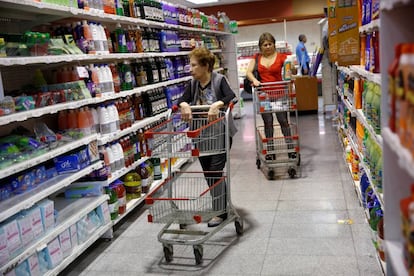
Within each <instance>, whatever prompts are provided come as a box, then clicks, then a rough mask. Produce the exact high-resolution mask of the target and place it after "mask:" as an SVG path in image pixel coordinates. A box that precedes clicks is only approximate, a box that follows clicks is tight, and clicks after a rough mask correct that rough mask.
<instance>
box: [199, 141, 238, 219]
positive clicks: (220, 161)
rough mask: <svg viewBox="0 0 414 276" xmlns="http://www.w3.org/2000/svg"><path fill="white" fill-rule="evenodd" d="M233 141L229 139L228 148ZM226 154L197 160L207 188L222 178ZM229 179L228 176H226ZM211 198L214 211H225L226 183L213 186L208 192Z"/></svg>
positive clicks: (201, 157) (202, 157)
mask: <svg viewBox="0 0 414 276" xmlns="http://www.w3.org/2000/svg"><path fill="white" fill-rule="evenodd" d="M232 142H233V139H232V138H231V137H230V147H229V148H231V145H232ZM226 155H227V154H226V153H220V154H214V155H208V156H200V157H199V158H198V160H199V161H200V164H201V168H202V169H203V171H205V173H204V177H205V178H206V181H207V184H208V186H209V187H211V186H213V185H214V183H216V182H217V181H218V180H219V179H220V178H221V177H222V176H223V169H224V167H225V165H226V161H227V156H226ZM227 177H230V176H227ZM210 194H211V197H212V198H213V210H214V211H221V210H223V211H224V210H225V209H226V207H227V196H226V194H227V189H226V181H225V180H224V181H222V182H221V183H220V184H218V185H217V186H215V187H214V188H212V189H211V190H210ZM219 217H221V218H223V219H226V218H227V213H224V214H222V215H220V216H219Z"/></svg>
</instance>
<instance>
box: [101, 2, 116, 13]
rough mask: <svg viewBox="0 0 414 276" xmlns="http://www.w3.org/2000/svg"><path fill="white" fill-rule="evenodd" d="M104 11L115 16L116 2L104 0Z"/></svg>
mask: <svg viewBox="0 0 414 276" xmlns="http://www.w3.org/2000/svg"><path fill="white" fill-rule="evenodd" d="M103 9H104V12H105V13H107V14H115V1H114V0H104V1H103Z"/></svg>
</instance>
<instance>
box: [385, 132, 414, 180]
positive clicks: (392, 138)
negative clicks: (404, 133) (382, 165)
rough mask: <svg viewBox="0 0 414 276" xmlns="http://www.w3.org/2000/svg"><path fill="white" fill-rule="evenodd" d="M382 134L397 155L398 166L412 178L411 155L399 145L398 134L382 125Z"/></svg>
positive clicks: (413, 171) (413, 163)
mask: <svg viewBox="0 0 414 276" xmlns="http://www.w3.org/2000/svg"><path fill="white" fill-rule="evenodd" d="M382 136H383V137H384V140H385V141H386V142H387V145H388V146H389V147H390V148H391V150H392V151H393V152H394V153H395V154H396V155H397V156H398V165H399V166H400V168H401V169H403V170H404V171H405V172H407V173H408V174H409V175H410V176H411V177H412V178H414V170H413V168H414V161H413V157H412V155H411V153H410V152H409V151H408V149H407V148H405V147H404V146H403V145H401V142H400V138H399V137H398V135H397V134H395V133H393V132H392V131H391V129H390V128H389V127H383V128H382Z"/></svg>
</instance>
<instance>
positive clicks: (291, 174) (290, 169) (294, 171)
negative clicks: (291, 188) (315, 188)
mask: <svg viewBox="0 0 414 276" xmlns="http://www.w3.org/2000/svg"><path fill="white" fill-rule="evenodd" d="M288 174H289V176H290V178H295V176H296V170H295V169H294V168H289V170H288Z"/></svg>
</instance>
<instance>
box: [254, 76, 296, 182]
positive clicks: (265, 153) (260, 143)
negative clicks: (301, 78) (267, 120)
mask: <svg viewBox="0 0 414 276" xmlns="http://www.w3.org/2000/svg"><path fill="white" fill-rule="evenodd" d="M253 94H254V95H253V106H254V114H255V115H254V125H255V129H256V132H255V137H256V139H255V140H256V153H257V158H256V166H257V168H258V169H260V168H261V165H262V164H263V165H264V167H265V168H267V170H268V177H269V178H270V179H273V178H274V177H275V175H276V173H281V174H285V173H286V172H287V173H288V175H289V176H290V177H291V178H293V177H295V176H298V175H300V152H299V150H300V146H299V134H298V113H297V106H296V93H295V89H294V83H293V81H280V82H269V83H262V84H261V85H260V86H259V87H255V88H254V89H253ZM292 113H293V114H294V116H292ZM262 114H270V115H271V116H273V115H272V114H275V115H276V116H277V117H278V116H281V118H283V120H285V122H284V124H283V125H280V124H273V129H271V130H269V129H265V127H264V126H263V124H262V123H258V118H259V116H258V115H262ZM267 116H269V115H267ZM274 119H275V118H274ZM260 120H261V118H260ZM266 132H268V133H270V134H268V135H266Z"/></svg>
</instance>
